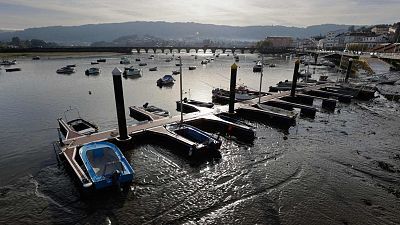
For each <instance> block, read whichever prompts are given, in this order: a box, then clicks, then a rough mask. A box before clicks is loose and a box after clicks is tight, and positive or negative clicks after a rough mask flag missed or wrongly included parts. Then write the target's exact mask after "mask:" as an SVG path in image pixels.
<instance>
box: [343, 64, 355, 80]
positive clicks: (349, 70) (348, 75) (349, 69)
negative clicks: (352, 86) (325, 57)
mask: <svg viewBox="0 0 400 225" xmlns="http://www.w3.org/2000/svg"><path fill="white" fill-rule="evenodd" d="M352 67H353V59H352V58H350V59H349V66H347V73H346V78H345V79H344V82H345V83H347V82H348V80H349V77H350V74H351V68H352Z"/></svg>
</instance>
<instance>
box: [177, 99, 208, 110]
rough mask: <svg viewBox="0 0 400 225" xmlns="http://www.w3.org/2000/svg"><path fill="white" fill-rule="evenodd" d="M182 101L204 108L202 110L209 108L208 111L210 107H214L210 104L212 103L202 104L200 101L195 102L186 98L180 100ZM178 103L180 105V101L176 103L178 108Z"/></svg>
mask: <svg viewBox="0 0 400 225" xmlns="http://www.w3.org/2000/svg"><path fill="white" fill-rule="evenodd" d="M182 101H183V102H184V103H187V104H190V105H194V106H198V107H204V108H210V109H211V108H212V107H214V103H212V102H202V101H196V100H192V99H187V98H184V99H182ZM180 103H181V102H180V101H176V104H177V106H180Z"/></svg>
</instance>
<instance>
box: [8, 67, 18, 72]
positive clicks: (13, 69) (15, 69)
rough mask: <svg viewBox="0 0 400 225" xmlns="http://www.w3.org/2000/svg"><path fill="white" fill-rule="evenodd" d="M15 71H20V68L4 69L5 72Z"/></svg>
mask: <svg viewBox="0 0 400 225" xmlns="http://www.w3.org/2000/svg"><path fill="white" fill-rule="evenodd" d="M16 71H21V68H10V69H6V72H16Z"/></svg>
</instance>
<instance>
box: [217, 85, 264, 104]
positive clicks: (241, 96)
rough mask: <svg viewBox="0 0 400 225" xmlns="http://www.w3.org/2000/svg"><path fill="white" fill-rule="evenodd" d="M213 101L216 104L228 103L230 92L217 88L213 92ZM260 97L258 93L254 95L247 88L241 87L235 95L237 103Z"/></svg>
mask: <svg viewBox="0 0 400 225" xmlns="http://www.w3.org/2000/svg"><path fill="white" fill-rule="evenodd" d="M211 93H212V99H213V101H216V102H227V101H229V95H230V92H229V91H227V90H224V89H221V88H216V89H213V90H212V92H211ZM256 97H258V92H257V93H255V92H254V93H252V92H251V91H249V90H248V89H247V87H246V86H239V87H238V88H237V89H236V93H235V101H237V102H241V101H246V100H250V99H254V98H256Z"/></svg>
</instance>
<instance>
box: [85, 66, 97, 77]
mask: <svg viewBox="0 0 400 225" xmlns="http://www.w3.org/2000/svg"><path fill="white" fill-rule="evenodd" d="M99 74H100V69H99V68H96V67H92V68H89V69H87V70H85V75H99Z"/></svg>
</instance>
